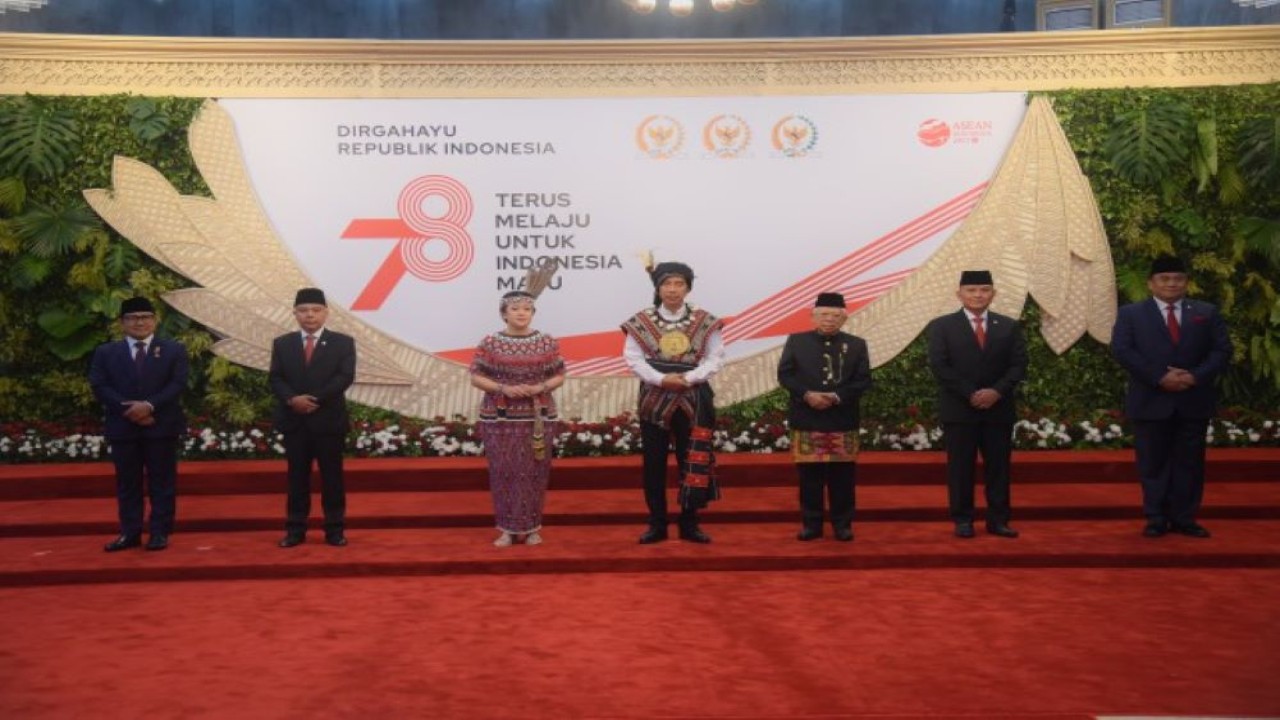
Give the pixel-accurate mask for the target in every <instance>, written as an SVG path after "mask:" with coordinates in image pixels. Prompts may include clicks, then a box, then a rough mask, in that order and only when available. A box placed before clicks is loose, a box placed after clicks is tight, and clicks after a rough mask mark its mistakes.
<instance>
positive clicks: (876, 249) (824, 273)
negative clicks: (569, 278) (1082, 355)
mask: <svg viewBox="0 0 1280 720" xmlns="http://www.w3.org/2000/svg"><path fill="white" fill-rule="evenodd" d="M986 188H987V183H985V182H984V183H981V184H979V185H976V186H974V187H973V188H971V189H970V190H968V191H966V192H964V193H962V194H960V195H957V196H956V197H954V198H952V199H951V200H948V201H947V202H945V203H943V204H942V205H939V206H938V207H936V208H934V209H932V210H930V211H929V212H927V213H925V214H924V215H921V216H920V217H917V218H915V219H914V220H911V221H910V222H908V223H906V224H904V225H902V226H900V227H898V228H895V229H894V230H892V231H890V232H889V233H886V234H885V235H883V236H881V237H879V238H876V239H875V240H873V241H871V242H870V243H868V244H866V245H864V246H863V247H861V248H858V249H857V250H855V251H853V252H851V253H849V254H848V255H846V256H844V257H843V258H840V259H839V260H837V261H835V262H834V263H832V264H830V265H828V266H826V267H824V268H822V269H820V270H818V271H816V272H814V273H813V274H811V275H809V276H808V277H805V278H804V279H802V280H800V281H799V282H797V283H795V284H793V285H791V286H789V287H787V288H785V289H783V290H780V291H778V292H776V293H774V294H773V295H771V296H769V297H767V298H765V299H764V300H761V301H760V302H757V303H755V304H754V305H752V306H751V307H749V308H747V309H746V310H745V311H743V312H742V313H740V314H738V315H736V316H733V317H725V329H724V339H725V344H726V345H729V344H732V343H734V342H741V341H744V340H758V339H762V338H767V337H776V336H779V335H786V334H789V333H792V332H799V331H802V330H804V329H806V328H808V327H809V326H810V320H809V317H808V316H809V310H810V307H811V305H810V304H811V303H812V302H813V298H814V296H815V295H817V293H819V292H823V291H836V292H840V293H843V294H844V296H845V302H846V303H847V304H848V307H849V310H850V311H851V312H853V311H856V310H857V309H858V308H861V307H863V306H864V305H866V304H868V303H870V302H871V301H872V300H875V299H876V298H878V297H880V296H881V295H883V294H885V293H887V292H888V291H889V290H891V289H893V288H894V287H895V286H897V284H898V283H900V282H902V281H903V280H904V279H906V277H907V276H908V275H910V274H911V273H912V272H914V271H915V268H907V269H905V270H898V271H894V272H892V273H887V274H885V275H880V276H877V277H874V278H869V279H866V280H862V281H858V280H856V278H857V277H858V276H860V275H862V274H864V273H866V272H868V271H870V270H872V269H874V268H875V267H877V266H879V265H881V264H883V263H884V262H886V261H888V260H890V259H892V258H894V257H896V256H898V255H899V254H901V253H903V252H905V251H907V250H909V249H911V248H912V247H915V246H916V245H919V244H920V243H922V242H924V241H925V240H927V239H929V238H930V237H933V236H934V235H937V234H938V233H939V232H941V231H943V230H945V229H947V228H949V227H951V226H953V225H956V224H958V223H960V222H961V221H963V220H964V219H965V218H966V217H968V215H969V213H971V212H973V209H974V207H976V206H977V204H978V200H979V199H980V198H981V196H982V193H983V191H985V190H986ZM622 345H623V336H622V333H621V332H619V331H617V330H611V331H605V332H596V333H585V334H580V335H572V336H567V337H562V338H560V350H561V354H562V355H563V356H564V358H565V361H566V365H567V367H568V370H569V372H570V373H572V374H574V375H579V376H582V375H589V376H605V375H617V374H624V373H625V372H626V371H627V365H626V362H625V361H623V359H622V357H621V355H622ZM473 353H474V349H473V348H460V349H457V350H448V351H444V352H438V353H435V355H436V356H437V357H442V358H445V359H449V360H456V361H458V362H463V363H469V362H470V361H471V356H472V354H473Z"/></svg>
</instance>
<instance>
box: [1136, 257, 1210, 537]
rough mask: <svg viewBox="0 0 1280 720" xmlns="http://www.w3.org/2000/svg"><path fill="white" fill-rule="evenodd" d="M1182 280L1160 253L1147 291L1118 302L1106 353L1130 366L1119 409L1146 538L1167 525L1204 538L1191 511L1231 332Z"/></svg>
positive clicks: (1177, 262)
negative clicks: (1132, 455) (1129, 428)
mask: <svg viewBox="0 0 1280 720" xmlns="http://www.w3.org/2000/svg"><path fill="white" fill-rule="evenodd" d="M1187 284H1188V277H1187V268H1186V265H1184V264H1183V262H1182V260H1181V259H1179V258H1177V257H1172V256H1166V257H1160V258H1157V259H1156V260H1155V261H1154V262H1153V263H1152V264H1151V272H1150V274H1149V275H1148V277H1147V288H1148V289H1149V290H1150V291H1151V297H1150V298H1148V299H1146V300H1143V301H1142V302H1136V303H1133V304H1131V305H1125V306H1124V307H1122V308H1120V312H1119V313H1118V314H1117V317H1116V324H1115V327H1114V328H1113V330H1112V334H1111V352H1112V354H1113V355H1115V357H1116V360H1118V361H1119V362H1120V364H1121V365H1122V366H1124V369H1125V370H1127V371H1128V373H1129V384H1128V385H1129V386H1128V392H1127V393H1126V395H1125V402H1124V412H1125V415H1126V416H1127V417H1128V418H1129V421H1130V422H1132V423H1133V440H1134V450H1135V452H1136V454H1137V459H1138V475H1139V477H1140V479H1141V481H1142V512H1143V514H1144V515H1146V517H1147V524H1146V526H1145V527H1144V528H1143V530H1142V534H1143V535H1144V536H1145V537H1150V538H1157V537H1161V536H1163V535H1164V534H1166V533H1167V532H1169V531H1170V530H1172V531H1173V532H1175V533H1178V534H1180V535H1187V536H1189V537H1197V538H1207V537H1209V531H1208V530H1206V529H1205V528H1204V526H1202V525H1200V524H1199V523H1198V522H1196V513H1197V512H1198V511H1199V510H1200V501H1201V499H1202V498H1203V496H1204V454H1205V445H1206V442H1205V434H1206V431H1207V430H1208V426H1209V418H1211V417H1213V414H1214V412H1215V411H1216V409H1217V402H1218V394H1217V390H1216V389H1215V388H1214V381H1215V380H1216V379H1217V378H1218V376H1219V375H1221V374H1222V372H1223V371H1225V370H1226V369H1227V365H1228V363H1230V361H1231V338H1230V336H1229V335H1228V334H1227V323H1226V321H1225V320H1223V319H1222V315H1221V314H1220V313H1219V312H1218V308H1217V307H1215V306H1213V305H1210V304H1209V303H1207V302H1201V301H1199V300H1188V299H1187Z"/></svg>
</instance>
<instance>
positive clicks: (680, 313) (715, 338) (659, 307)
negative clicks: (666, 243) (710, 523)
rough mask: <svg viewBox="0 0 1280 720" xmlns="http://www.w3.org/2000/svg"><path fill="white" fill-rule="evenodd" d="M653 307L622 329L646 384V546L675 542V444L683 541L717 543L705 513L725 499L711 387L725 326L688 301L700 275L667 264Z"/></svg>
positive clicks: (656, 272)
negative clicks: (701, 520) (671, 467)
mask: <svg viewBox="0 0 1280 720" xmlns="http://www.w3.org/2000/svg"><path fill="white" fill-rule="evenodd" d="M649 276H650V279H651V280H652V281H653V286H654V290H655V292H654V296H653V306H652V307H646V308H645V309H643V310H641V311H640V312H638V313H636V314H635V315H634V316H632V317H631V319H629V320H627V321H626V322H625V323H623V324H622V332H623V333H625V334H626V342H625V345H624V346H623V351H622V353H623V357H624V358H625V359H626V361H627V365H628V366H629V367H630V368H631V371H632V372H634V373H635V374H636V376H637V377H639V378H640V399H639V411H638V415H639V417H640V437H641V442H642V443H643V446H644V498H645V502H646V503H647V504H648V506H649V527H648V529H647V530H645V532H644V534H642V535H641V536H640V544H642V545H647V544H650V543H655V542H661V541H663V540H666V539H667V490H666V485H667V483H666V479H667V456H668V452H669V450H670V447H671V445H673V444H674V446H675V451H676V461H677V463H678V464H679V467H680V493H679V503H680V519H679V527H680V539H681V540H688V541H690V542H695V543H709V542H711V538H710V537H709V536H708V535H707V534H706V533H704V532H702V530H701V528H699V527H698V510H700V509H702V508H704V507H706V506H707V503H709V502H710V501H712V500H715V499H716V498H718V497H719V494H720V491H719V487H718V485H717V483H716V478H715V456H714V455H713V454H712V451H711V440H712V433H713V431H714V428H715V405H714V397H715V393H714V392H712V389H711V385H710V384H709V381H710V380H711V378H712V377H713V376H714V375H715V374H716V373H717V372H718V371H719V370H720V368H721V366H722V365H723V364H724V338H723V337H722V336H721V327H722V325H723V322H722V321H721V320H720V319H719V318H717V317H716V316H714V315H712V314H711V313H709V312H707V311H706V310H703V309H701V308H698V307H694V306H693V305H690V304H688V303H686V302H685V297H686V296H687V295H688V294H689V291H690V290H692V289H693V269H692V268H690V267H689V266H688V265H685V264H684V263H678V262H664V263H659V264H658V265H657V266H656V267H653V268H652V269H651V270H650V271H649Z"/></svg>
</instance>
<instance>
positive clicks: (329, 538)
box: [324, 533, 347, 547]
mask: <svg viewBox="0 0 1280 720" xmlns="http://www.w3.org/2000/svg"><path fill="white" fill-rule="evenodd" d="M324 541H325V542H327V543H329V544H330V545H332V546H334V547H346V546H347V536H346V535H343V534H342V533H329V534H328V535H325V536H324Z"/></svg>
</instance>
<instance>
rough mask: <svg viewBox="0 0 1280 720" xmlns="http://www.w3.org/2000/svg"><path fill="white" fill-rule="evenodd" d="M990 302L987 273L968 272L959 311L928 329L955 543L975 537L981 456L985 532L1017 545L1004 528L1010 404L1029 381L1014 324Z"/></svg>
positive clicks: (1021, 340) (1019, 329) (1010, 444)
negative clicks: (976, 475) (993, 309)
mask: <svg viewBox="0 0 1280 720" xmlns="http://www.w3.org/2000/svg"><path fill="white" fill-rule="evenodd" d="M995 296H996V289H995V285H994V284H993V283H992V279H991V272H990V271H988V270H966V271H964V272H963V273H961V275H960V287H959V289H958V290H957V291H956V297H957V298H959V300H960V304H961V305H962V306H963V307H961V308H960V309H959V310H957V311H956V312H953V313H948V314H946V315H943V316H941V317H938V318H934V319H933V321H931V322H930V323H929V326H928V327H927V328H925V336H926V337H927V338H928V341H929V369H930V370H932V371H933V376H934V379H935V380H936V381H937V383H938V419H939V420H940V421H941V422H942V432H943V436H942V438H943V443H944V444H945V445H946V448H947V497H948V505H949V506H950V512H951V520H952V522H954V523H955V534H956V537H959V538H971V537H973V536H974V531H973V517H974V509H973V489H974V466H975V464H976V462H977V459H978V453H979V452H981V453H982V463H983V466H984V469H985V477H984V487H985V490H986V496H987V518H986V520H987V532H988V533H991V534H992V535H996V536H999V537H1005V538H1016V537H1018V532H1017V531H1016V530H1014V529H1013V528H1011V527H1009V517H1010V515H1011V509H1010V499H1009V494H1010V491H1009V466H1010V457H1011V455H1012V452H1013V423H1014V420H1015V419H1016V418H1015V414H1014V396H1015V394H1016V392H1017V389H1018V385H1020V384H1021V383H1022V380H1023V378H1025V377H1026V375H1027V345H1026V340H1025V339H1024V338H1023V335H1022V326H1021V325H1020V324H1019V323H1018V321H1017V320H1016V319H1015V318H1011V317H1008V316H1006V315H1000V314H998V313H994V312H991V311H990V309H989V307H990V305H991V302H992V301H993V300H994V299H995Z"/></svg>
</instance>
